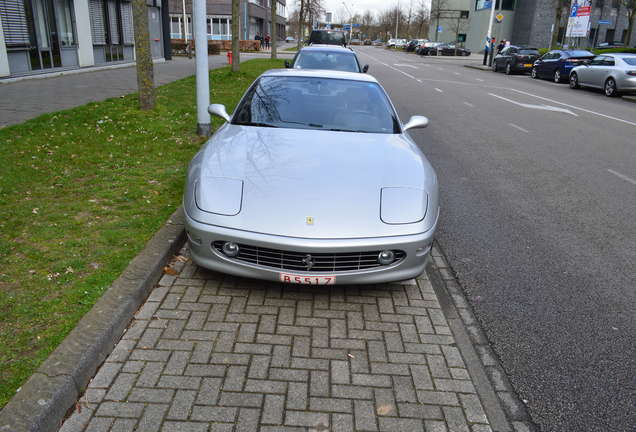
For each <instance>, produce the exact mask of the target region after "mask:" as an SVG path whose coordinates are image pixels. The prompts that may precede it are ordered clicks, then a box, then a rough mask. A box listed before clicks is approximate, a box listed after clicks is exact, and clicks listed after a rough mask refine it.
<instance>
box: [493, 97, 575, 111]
mask: <svg viewBox="0 0 636 432" xmlns="http://www.w3.org/2000/svg"><path fill="white" fill-rule="evenodd" d="M488 94H489V95H490V96H493V97H496V98H497V99H501V100H505V101H506V102H510V103H512V104H515V105H518V106H521V107H524V108H529V109H538V110H544V111H555V112H562V113H565V114H570V115H573V116H574V117H578V116H579V115H578V114H576V113H573V112H572V111H570V110H568V109H565V108H559V107H555V106H550V105H532V104H525V103H521V102H517V101H514V100H512V99H508V98H505V97H503V96H499V95H496V94H494V93H488Z"/></svg>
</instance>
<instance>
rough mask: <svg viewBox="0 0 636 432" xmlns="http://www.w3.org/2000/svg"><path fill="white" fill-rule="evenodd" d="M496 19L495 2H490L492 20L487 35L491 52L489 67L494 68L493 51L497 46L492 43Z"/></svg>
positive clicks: (491, 0)
mask: <svg viewBox="0 0 636 432" xmlns="http://www.w3.org/2000/svg"><path fill="white" fill-rule="evenodd" d="M494 19H495V0H490V20H489V21H488V34H487V35H486V37H487V38H488V39H487V42H488V48H489V51H490V59H489V60H488V66H492V59H493V50H494V48H495V44H494V43H493V42H492V22H493V21H494Z"/></svg>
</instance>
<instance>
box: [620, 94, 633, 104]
mask: <svg viewBox="0 0 636 432" xmlns="http://www.w3.org/2000/svg"><path fill="white" fill-rule="evenodd" d="M622 99H623V100H624V101H627V102H635V103H636V96H623V98H622Z"/></svg>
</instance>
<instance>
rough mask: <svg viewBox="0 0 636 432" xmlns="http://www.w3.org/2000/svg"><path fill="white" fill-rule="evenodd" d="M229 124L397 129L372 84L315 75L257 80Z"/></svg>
mask: <svg viewBox="0 0 636 432" xmlns="http://www.w3.org/2000/svg"><path fill="white" fill-rule="evenodd" d="M232 123H233V124H239V125H245V126H261V127H281V128H292V129H320V130H331V131H341V132H366V133H384V134H393V133H400V126H399V122H398V120H397V117H396V116H395V114H394V112H393V109H392V107H391V105H390V104H389V101H388V99H387V96H386V94H385V93H384V91H383V90H382V88H381V87H380V86H379V85H378V84H377V83H372V82H363V81H353V80H341V79H331V78H316V77H280V76H268V77H262V78H260V79H259V80H258V81H257V82H256V84H255V85H253V86H252V87H251V88H250V90H249V91H248V92H247V93H246V95H245V97H244V98H243V100H242V101H241V104H240V105H239V107H238V108H237V109H236V114H235V115H234V118H233V120H232Z"/></svg>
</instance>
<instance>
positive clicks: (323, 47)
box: [300, 44, 353, 54]
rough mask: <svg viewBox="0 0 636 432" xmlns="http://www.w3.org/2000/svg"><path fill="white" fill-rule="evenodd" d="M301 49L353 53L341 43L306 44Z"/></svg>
mask: <svg viewBox="0 0 636 432" xmlns="http://www.w3.org/2000/svg"><path fill="white" fill-rule="evenodd" d="M300 50H301V51H337V52H342V53H349V54H353V51H351V50H350V49H349V48H347V47H344V46H342V45H327V44H316V45H311V46H306V47H303V48H301V49H300Z"/></svg>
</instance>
